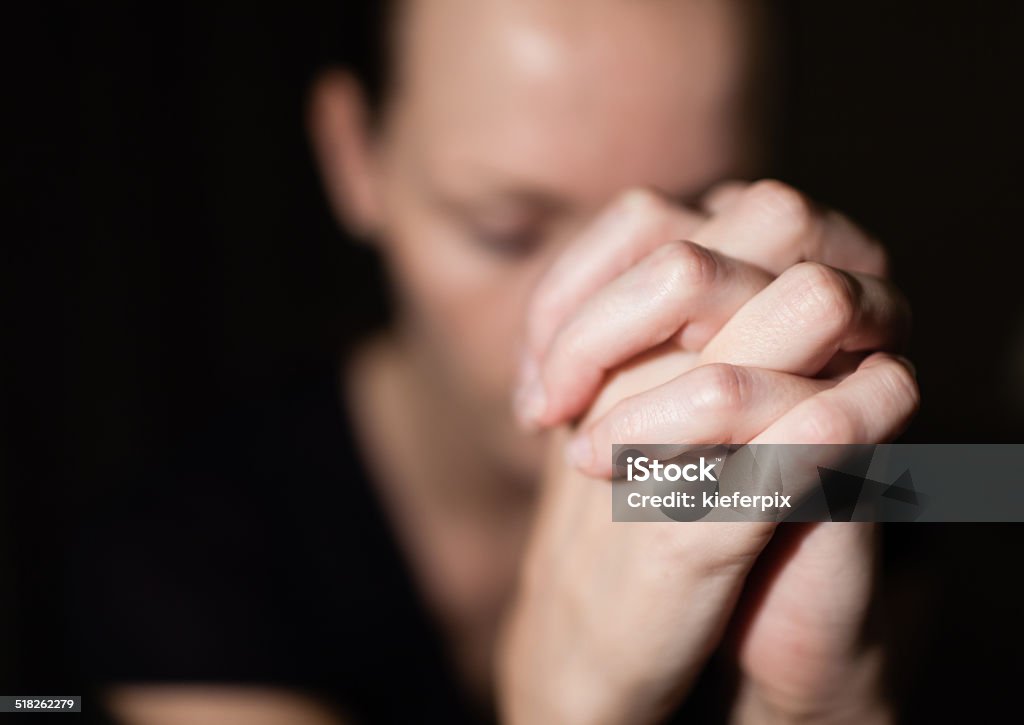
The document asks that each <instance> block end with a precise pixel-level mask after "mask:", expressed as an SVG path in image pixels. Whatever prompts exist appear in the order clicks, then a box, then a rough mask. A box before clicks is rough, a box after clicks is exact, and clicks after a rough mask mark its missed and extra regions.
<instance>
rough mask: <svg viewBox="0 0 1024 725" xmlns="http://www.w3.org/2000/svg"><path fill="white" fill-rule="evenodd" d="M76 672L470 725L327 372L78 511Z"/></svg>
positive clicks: (99, 683) (380, 718)
mask: <svg viewBox="0 0 1024 725" xmlns="http://www.w3.org/2000/svg"><path fill="white" fill-rule="evenodd" d="M85 522H86V523H85V525H84V527H83V531H82V535H81V537H80V541H79V542H78V545H77V546H76V547H75V551H74V554H73V562H72V568H71V569H72V572H73V575H72V579H71V589H70V592H69V596H70V600H69V609H70V613H69V616H70V617H71V618H72V638H73V639H72V646H73V648H74V650H75V657H76V659H77V661H78V666H79V667H80V670H81V672H82V675H83V677H84V679H85V681H86V682H88V683H90V684H91V685H92V686H94V687H99V688H102V687H103V686H105V685H108V684H110V683H115V682H190V683H194V682H202V683H206V682H213V683H226V684H253V685H261V684H269V685H274V686H279V687H280V686H284V687H290V688H295V689H300V690H304V691H308V692H310V693H312V694H314V695H316V696H319V697H321V698H323V699H326V700H327V701H329V702H334V703H337V704H338V705H339V707H340V708H341V710H342V711H343V712H347V713H349V714H351V715H353V716H354V717H355V718H356V719H358V720H361V721H369V722H446V723H460V722H478V721H481V720H484V721H486V720H487V719H489V717H490V715H489V714H484V713H480V712H474V709H473V708H471V707H470V706H469V704H468V703H467V701H466V699H465V698H464V697H463V695H462V694H461V693H460V690H459V687H458V684H457V682H456V679H455V677H454V675H453V671H452V669H451V667H450V663H449V661H448V658H447V656H446V653H445V651H444V646H443V643H442V640H441V637H440V634H439V632H438V631H437V629H436V628H435V625H434V623H433V622H432V620H431V618H430V617H429V615H428V613H427V611H426V609H425V607H424V604H423V602H422V600H421V598H420V595H419V593H418V592H417V590H416V588H415V587H414V585H413V584H412V577H411V576H410V572H409V571H408V567H407V563H406V562H405V561H404V559H403V558H402V556H401V554H400V552H399V550H398V547H397V545H396V542H395V537H394V536H393V534H392V532H391V530H390V528H389V522H388V520H387V518H386V516H385V513H384V511H383V510H382V507H381V505H380V502H379V501H378V500H377V498H376V496H375V492H374V489H373V486H372V484H371V482H370V479H369V477H368V474H367V472H366V470H365V469H364V467H363V465H362V464H361V462H360V459H359V455H358V453H357V447H356V445H355V442H354V440H353V435H352V430H351V426H350V424H349V421H348V420H347V416H346V414H345V412H344V405H343V403H342V396H341V392H340V390H339V386H338V383H337V375H334V374H329V375H324V376H322V378H320V379H317V380H315V381H314V382H312V383H310V384H308V385H304V386H303V387H302V388H301V389H299V390H297V391H293V392H292V393H290V394H288V395H286V396H282V397H280V398H278V399H276V400H274V401H272V402H267V403H262V404H258V405H252V406H247V407H246V409H245V410H242V411H240V412H237V413H235V414H233V415H231V416H228V417H226V418H225V419H223V420H222V421H221V422H220V423H218V424H216V425H214V426H213V427H212V430H211V431H210V432H209V433H208V434H206V435H204V436H203V437H202V439H201V440H200V442H199V443H197V444H196V445H194V446H190V447H189V450H188V452H187V453H186V454H185V455H183V456H181V457H180V458H179V459H178V460H177V461H176V462H175V463H174V464H173V465H168V466H165V467H164V468H163V469H162V470H161V471H160V472H159V473H157V474H156V475H153V476H150V477H147V478H146V479H145V480H144V481H143V482H142V483H140V484H137V485H135V486H132V487H130V488H128V489H126V490H118V491H117V492H115V493H114V494H113V495H111V496H109V497H107V498H106V499H105V500H104V501H103V502H102V505H101V506H100V507H99V510H97V511H96V512H94V513H92V514H89V515H87V516H86V517H85Z"/></svg>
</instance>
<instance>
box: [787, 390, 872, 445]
mask: <svg viewBox="0 0 1024 725" xmlns="http://www.w3.org/2000/svg"><path fill="white" fill-rule="evenodd" d="M860 438H861V431H860V430H859V426H857V424H856V423H855V422H854V421H853V419H852V418H851V417H850V416H849V415H848V414H847V413H846V412H845V411H844V410H843V409H842V408H840V407H839V406H837V405H833V404H831V403H829V402H828V401H827V399H825V398H811V399H810V400H808V401H807V402H806V403H804V405H803V407H802V408H801V410H800V424H799V432H798V440H796V441H794V442H795V443H859V442H861V441H860Z"/></svg>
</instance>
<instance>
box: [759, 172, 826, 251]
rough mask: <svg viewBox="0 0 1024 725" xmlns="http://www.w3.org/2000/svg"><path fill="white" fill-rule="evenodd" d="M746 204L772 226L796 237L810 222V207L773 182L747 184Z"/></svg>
mask: <svg viewBox="0 0 1024 725" xmlns="http://www.w3.org/2000/svg"><path fill="white" fill-rule="evenodd" d="M745 194H746V196H747V200H748V203H750V204H751V205H752V206H754V207H755V208H756V209H757V210H758V211H759V212H760V213H761V214H763V215H764V217H765V218H766V219H768V220H770V222H771V223H772V224H774V225H775V226H777V227H779V228H781V229H783V230H784V231H786V232H788V233H789V235H790V236H792V237H798V236H800V235H802V234H803V233H804V232H806V231H807V230H808V229H809V228H810V226H811V224H812V223H813V221H814V216H815V215H814V208H813V206H812V205H811V203H810V201H809V200H808V199H807V197H806V196H804V195H803V194H802V193H800V192H799V191H797V190H796V189H794V188H793V187H792V186H789V185H788V184H784V183H783V182H781V181H777V180H775V179H762V180H761V181H757V182H755V183H753V184H751V185H750V186H749V187H748V188H747V190H746V192H745Z"/></svg>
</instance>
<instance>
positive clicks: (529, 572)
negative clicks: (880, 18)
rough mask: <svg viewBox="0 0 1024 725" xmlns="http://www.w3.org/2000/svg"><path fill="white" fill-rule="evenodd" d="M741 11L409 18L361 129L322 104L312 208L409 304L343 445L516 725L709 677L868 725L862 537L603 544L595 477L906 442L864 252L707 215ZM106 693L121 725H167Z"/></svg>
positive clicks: (730, 214) (625, 712)
mask: <svg viewBox="0 0 1024 725" xmlns="http://www.w3.org/2000/svg"><path fill="white" fill-rule="evenodd" d="M753 5H754V4H753V3H747V2H742V1H740V0H737V1H736V2H711V1H710V0H675V1H671V2H670V1H662V0H650V1H646V0H645V1H636V2H631V1H626V0H567V1H566V2H559V3H552V2H544V1H542V0H448V1H446V2H429V1H428V0H418V1H417V0H412V1H411V2H408V3H406V4H405V6H404V8H403V12H402V13H401V14H400V17H399V19H398V24H397V26H396V37H395V41H396V44H397V47H398V48H400V52H399V53H398V54H397V56H396V61H397V63H396V69H395V85H394V88H393V90H392V93H391V95H390V97H389V103H388V106H387V107H386V108H385V109H383V113H382V114H381V116H380V118H379V120H378V122H377V123H376V124H371V123H370V122H369V113H368V109H367V108H366V107H365V105H364V104H363V102H362V95H361V93H360V89H359V87H358V84H357V83H356V82H355V81H354V80H353V79H352V78H351V77H350V76H348V75H347V74H345V73H344V72H340V71H335V72H329V73H325V74H324V75H323V76H322V77H321V78H320V80H319V82H318V83H317V84H316V86H315V88H314V89H313V91H312V93H311V104H310V113H309V119H310V132H311V139H312V142H313V147H314V151H315V154H316V157H317V160H318V162H319V165H320V168H321V173H322V175H323V178H324V183H325V188H326V190H327V195H328V198H329V200H330V202H331V204H332V207H333V208H334V210H335V212H336V213H337V215H338V217H339V220H340V221H341V222H342V223H345V224H346V225H348V226H349V227H350V228H352V229H353V230H355V231H357V232H358V233H360V234H361V235H363V236H365V237H367V238H368V239H371V240H372V243H374V244H376V245H377V246H378V248H379V250H380V252H381V254H382V256H383V258H384V260H385V261H386V263H387V265H388V268H389V271H390V273H391V276H392V279H393V281H394V292H395V296H396V299H397V303H398V304H397V308H398V318H397V320H396V325H395V328H394V329H393V330H391V331H389V332H388V334H387V335H385V336H383V337H381V338H380V339H378V340H376V341H373V342H372V343H370V344H368V345H367V346H366V347H365V348H364V349H363V350H362V351H361V353H360V355H358V356H357V357H356V359H355V360H354V361H353V363H352V365H351V367H350V368H348V369H347V370H346V372H345V379H346V383H347V385H348V386H349V390H350V392H351V397H352V399H353V400H354V401H355V404H354V408H353V414H354V419H355V424H356V427H357V434H358V435H359V436H360V438H361V441H362V443H363V448H364V449H365V451H366V455H367V458H368V459H369V461H370V464H371V466H372V468H373V470H374V472H375V473H376V474H377V481H375V482H376V483H377V484H378V485H379V487H380V492H381V495H382V497H383V499H384V501H385V502H386V504H387V507H388V509H389V514H390V516H391V518H392V519H393V522H394V524H395V528H396V530H397V531H398V532H399V538H400V544H402V546H403V547H404V550H405V552H406V554H407V556H408V558H409V560H410V561H411V563H412V564H413V569H414V571H415V573H416V576H417V580H418V584H419V586H420V587H421V589H422V590H423V591H424V593H425V595H426V599H427V601H428V604H429V605H430V606H431V608H432V610H433V613H434V615H435V616H436V617H437V619H438V620H439V622H441V624H442V626H443V627H444V628H445V631H446V632H447V634H448V636H449V640H450V642H451V650H452V656H453V659H454V660H455V662H456V664H457V665H458V666H459V668H460V670H461V672H462V673H463V676H464V679H465V682H466V685H467V688H469V689H470V690H472V691H473V692H475V693H477V694H478V695H479V696H480V697H481V698H494V699H496V701H497V703H498V706H499V709H500V711H501V713H502V715H503V716H504V717H505V718H506V719H507V720H508V721H510V722H625V721H628V722H645V721H654V720H656V719H657V718H658V717H659V716H660V715H662V714H664V712H665V711H666V709H668V708H669V707H671V706H672V705H673V704H675V703H677V702H678V701H679V700H680V699H682V698H684V697H685V696H686V694H687V693H688V690H689V688H690V686H691V685H692V683H693V680H694V678H695V677H696V675H697V674H698V673H699V672H700V670H701V669H702V668H703V667H704V665H705V664H706V661H707V658H708V657H709V656H710V654H711V653H712V652H713V651H714V650H715V649H716V648H717V647H720V646H721V647H725V648H726V649H727V650H728V652H730V653H731V654H732V662H733V663H734V666H735V667H736V668H737V670H738V671H739V673H740V684H741V686H740V690H739V696H738V699H737V701H736V702H735V703H734V704H733V714H734V718H735V720H736V721H738V722H796V721H799V722H870V721H881V720H884V719H885V717H886V709H885V707H884V704H883V703H882V701H881V698H880V696H879V695H878V687H877V669H878V663H879V658H878V653H877V652H875V651H874V650H871V649H865V648H864V647H863V646H862V643H861V642H860V641H859V638H858V636H857V635H858V633H859V631H860V629H861V626H862V624H863V620H864V617H865V615H866V611H867V607H868V604H869V602H870V598H871V581H872V563H873V550H874V538H875V533H874V530H873V528H872V527H870V526H861V525H840V524H827V525H818V526H813V527H804V528H802V529H800V530H797V529H792V530H785V531H782V532H777V531H776V530H775V527H773V526H770V525H757V524H744V525H739V524H706V523H705V524H689V525H674V524H672V525H654V524H646V525H628V526H626V525H613V524H612V522H611V511H610V500H611V497H610V496H609V495H608V490H607V486H608V485H609V484H608V483H607V481H605V480H604V478H605V477H606V476H607V475H608V472H609V471H608V465H607V464H608V462H607V461H605V460H604V459H603V457H602V456H601V455H598V453H597V452H600V451H606V450H608V446H609V445H610V443H611V442H612V441H616V440H628V439H632V440H640V439H642V440H644V441H645V442H650V443H657V442H693V441H714V442H725V441H737V442H746V441H750V440H755V441H775V442H783V441H784V442H818V441H820V442H876V441H884V440H888V439H890V438H891V437H893V436H894V435H896V434H898V432H899V431H900V430H901V428H902V427H903V426H904V425H905V424H906V422H907V420H908V419H909V418H910V416H912V415H913V413H914V411H915V410H916V406H917V388H916V385H915V383H914V380H913V375H912V373H911V371H910V368H909V367H908V365H907V364H906V363H905V362H904V361H902V360H901V359H898V358H894V357H892V356H891V355H888V354H886V353H885V352H880V351H885V350H893V349H895V348H896V347H897V346H898V344H899V342H900V340H901V339H902V338H903V336H904V335H905V333H906V328H907V325H908V321H907V320H908V315H907V312H906V307H905V304H904V303H903V301H902V300H901V299H900V298H899V296H898V294H897V293H896V292H895V291H894V290H893V288H892V287H891V286H890V285H889V284H888V283H887V282H885V281H884V277H885V272H886V264H885V257H884V253H883V252H882V250H881V248H880V247H879V245H878V244H877V243H876V242H874V241H873V240H871V239H870V238H869V237H867V236H866V235H865V234H863V233H862V232H861V231H860V230H858V229H857V228H856V227H855V226H854V225H853V224H852V223H851V222H850V221H849V220H847V219H846V218H845V217H843V216H841V215H839V214H837V213H834V212H831V211H826V210H820V209H817V208H816V207H815V206H814V205H813V204H811V203H810V202H809V201H808V200H807V199H806V198H805V197H804V196H803V195H801V194H800V193H798V192H797V191H795V190H793V189H791V188H789V187H787V186H785V185H783V184H780V183H779V182H774V181H761V182H758V183H755V184H753V185H751V184H747V183H745V182H725V183H722V180H723V179H728V178H730V177H738V176H745V175H750V174H753V173H754V172H755V167H754V165H753V164H754V161H755V158H756V153H755V152H756V150H757V143H756V141H757V139H756V137H753V136H751V135H750V134H749V133H748V131H749V129H747V128H746V126H745V125H744V114H743V113H742V111H743V109H744V100H745V99H746V98H747V95H746V91H747V90H748V89H747V88H746V84H745V82H746V80H747V78H748V75H747V72H746V71H747V69H748V66H749V60H750V58H749V52H748V48H749V47H750V43H751V40H752V37H753V36H751V35H750V29H751V26H752V24H753V21H754V18H755V17H756V14H755V13H754V12H753V10H752V9H751V8H752V7H753ZM456 455H458V456H459V458H460V461H461V465H462V470H463V472H464V475H463V476H460V477H457V478H456V477H451V476H444V475H431V472H432V471H433V472H437V471H443V470H444V463H445V462H446V461H449V460H452V459H453V457H454V456H456ZM545 461H546V463H545ZM414 462H415V464H414ZM423 464H426V465H423ZM839 568H842V569H843V576H842V577H840V578H841V579H842V581H843V586H836V581H837V576H838V569H839ZM343 575H344V573H343V572H339V576H343ZM665 603H671V605H670V606H667V605H666V604H665ZM492 663H493V668H492ZM120 692H121V694H122V695H125V694H128V695H133V697H135V696H137V697H135V699H132V700H131V703H132V707H131V709H126V708H119V709H120V710H121V712H122V713H123V714H125V715H126V716H127V717H126V720H127V721H129V722H139V723H147V722H165V721H166V722H171V721H174V720H155V719H152V718H150V717H148V713H150V712H157V710H155V709H154V710H149V709H148V708H147V706H146V705H147V700H146V699H145V698H146V697H147V696H148V697H151V698H152V697H156V695H154V694H153V693H152V691H147V692H142V693H139V692H135V691H133V689H132V688H122V690H121V691H120ZM204 696H205V697H207V698H208V697H210V696H211V695H209V693H206V694H205V695H204ZM235 696H236V694H235V693H230V697H232V698H233V697H235ZM226 697H227V696H226ZM122 701H123V700H122ZM149 702H154V703H156V702H158V701H157V700H150V701H149ZM203 702H204V703H205V705H209V700H208V699H207V700H204V701H203ZM233 702H235V701H234V700H231V699H230V698H229V699H225V701H224V706H225V707H228V706H230V705H231V703H233ZM235 706H238V705H237V702H235ZM303 718H305V719H303ZM280 721H281V722H294V723H302V722H314V721H315V720H312V719H310V716H309V715H308V714H302V713H300V712H299V711H298V709H296V710H295V712H294V713H291V714H290V715H288V716H287V717H285V716H282V717H281V719H280ZM175 722H176V721H175Z"/></svg>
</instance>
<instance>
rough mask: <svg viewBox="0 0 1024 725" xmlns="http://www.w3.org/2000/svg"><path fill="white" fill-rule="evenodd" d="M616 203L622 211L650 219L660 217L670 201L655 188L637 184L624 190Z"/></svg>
mask: <svg viewBox="0 0 1024 725" xmlns="http://www.w3.org/2000/svg"><path fill="white" fill-rule="evenodd" d="M615 205H616V207H617V208H618V209H620V210H622V211H625V212H628V213H630V214H635V215H636V216H637V218H639V219H645V218H647V219H649V218H654V217H660V216H661V215H662V214H663V213H664V212H665V210H666V208H667V206H668V201H667V200H666V199H665V198H664V197H662V196H661V194H659V193H658V192H656V191H654V190H653V189H649V188H647V187H645V186H637V187H633V188H631V189H627V190H626V191H624V192H622V194H620V195H619V197H618V199H617V200H616V202H615Z"/></svg>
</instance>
